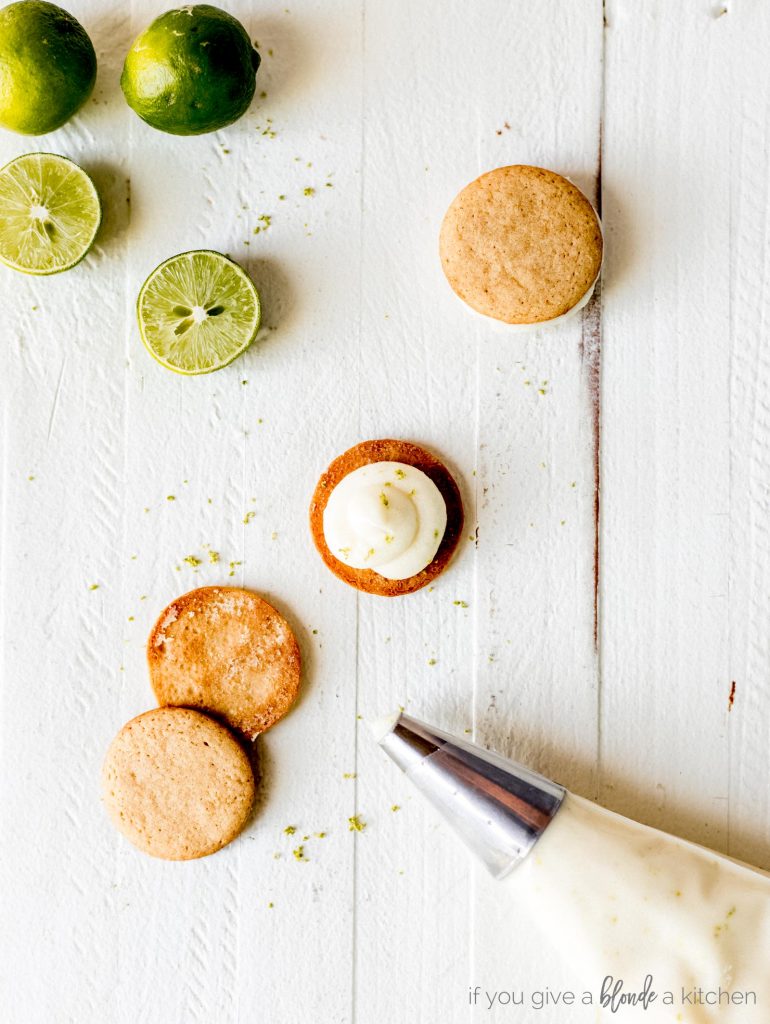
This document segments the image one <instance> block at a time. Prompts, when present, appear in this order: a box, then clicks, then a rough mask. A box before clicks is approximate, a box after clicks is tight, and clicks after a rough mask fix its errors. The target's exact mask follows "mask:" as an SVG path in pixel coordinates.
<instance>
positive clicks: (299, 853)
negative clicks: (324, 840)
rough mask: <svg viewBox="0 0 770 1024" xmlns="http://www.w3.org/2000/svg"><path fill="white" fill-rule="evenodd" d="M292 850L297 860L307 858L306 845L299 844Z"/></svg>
mask: <svg viewBox="0 0 770 1024" xmlns="http://www.w3.org/2000/svg"><path fill="white" fill-rule="evenodd" d="M291 852H292V855H293V857H294V859H295V860H307V857H306V856H305V847H304V846H298V847H297V848H296V849H295V850H292V851H291Z"/></svg>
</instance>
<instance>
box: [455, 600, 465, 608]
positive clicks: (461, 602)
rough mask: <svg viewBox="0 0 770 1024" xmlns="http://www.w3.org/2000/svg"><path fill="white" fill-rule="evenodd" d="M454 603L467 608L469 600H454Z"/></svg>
mask: <svg viewBox="0 0 770 1024" xmlns="http://www.w3.org/2000/svg"><path fill="white" fill-rule="evenodd" d="M452 604H454V605H456V606H457V607H458V608H467V607H468V602H467V601H453V602H452Z"/></svg>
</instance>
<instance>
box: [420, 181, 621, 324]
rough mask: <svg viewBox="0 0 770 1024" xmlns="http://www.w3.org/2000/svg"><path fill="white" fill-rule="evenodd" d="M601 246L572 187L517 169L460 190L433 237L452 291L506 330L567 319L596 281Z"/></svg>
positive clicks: (586, 206) (585, 204)
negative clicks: (515, 325)
mask: <svg viewBox="0 0 770 1024" xmlns="http://www.w3.org/2000/svg"><path fill="white" fill-rule="evenodd" d="M602 248H603V243H602V232H601V227H600V225H599V219H598V217H597V216H596V213H595V212H594V209H593V207H592V206H591V204H590V203H589V201H588V200H587V199H586V197H585V196H584V195H583V193H582V192H581V191H580V189H579V188H577V187H576V186H575V185H573V184H572V182H570V181H567V179H566V178H563V177H562V176H561V175H560V174H556V173H555V172H554V171H547V170H545V169H544V168H543V167H529V166H527V165H525V164H515V165H513V166H511V167H498V168H497V170H494V171H488V172H487V173H486V174H482V175H481V177H480V178H476V180H475V181H472V182H471V183H470V185H466V187H465V188H464V189H463V190H462V192H460V193H459V194H458V195H457V196H456V197H455V198H454V200H453V201H452V203H451V205H450V207H449V209H448V210H447V212H446V214H445V216H444V221H443V223H442V225H441V235H440V239H439V251H440V255H441V265H442V267H443V268H444V273H445V275H446V277H447V280H448V281H449V284H450V285H451V286H452V289H453V290H454V292H455V293H456V294H457V295H458V296H459V297H460V298H461V299H462V300H463V302H466V303H467V304H468V305H469V306H470V307H471V308H472V309H475V310H476V311H477V312H478V313H483V314H484V315H485V316H489V317H493V318H494V319H495V320H501V321H503V322H504V323H507V324H537V323H545V322H547V321H548V320H553V319H554V318H555V317H558V316H562V315H563V314H564V313H568V312H569V310H571V309H572V308H573V307H574V306H576V305H577V304H578V303H579V302H580V300H581V299H582V298H583V297H584V296H585V295H586V293H587V292H588V291H589V289H590V288H591V287H592V286H593V284H594V282H595V281H596V278H597V276H598V274H599V269H600V267H601V263H602Z"/></svg>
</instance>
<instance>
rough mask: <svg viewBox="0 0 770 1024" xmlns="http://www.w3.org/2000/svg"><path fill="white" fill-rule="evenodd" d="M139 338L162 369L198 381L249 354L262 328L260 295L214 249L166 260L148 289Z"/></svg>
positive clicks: (141, 302)
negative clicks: (243, 353)
mask: <svg viewBox="0 0 770 1024" xmlns="http://www.w3.org/2000/svg"><path fill="white" fill-rule="evenodd" d="M137 319H138V321H139V332H140V334H141V337H142V341H143V342H144V345H145V348H146V349H147V350H148V352H149V353H150V355H151V356H152V357H153V359H155V360H156V361H157V362H159V363H160V364H161V366H165V367H166V369H168V370H173V371H174V372H175V373H180V374H184V375H186V376H194V375H197V374H202V373H212V372H213V371H214V370H220V369H222V367H224V366H227V365H228V364H229V363H231V362H232V361H233V360H234V359H236V358H237V357H238V356H239V355H240V354H241V353H242V352H244V351H245V350H246V349H247V348H248V347H249V345H250V344H251V343H252V341H253V340H254V338H255V337H256V336H257V332H258V330H259V325H260V322H261V306H260V300H259V294H258V292H257V289H256V288H255V286H254V284H253V282H252V281H251V279H250V278H249V276H248V275H247V274H246V272H245V271H244V269H243V268H242V267H240V266H239V265H238V264H237V263H235V262H234V261H233V260H231V259H230V258H229V257H227V256H224V255H223V254H222V253H219V252H215V251H214V250H212V249H194V250H191V251H190V252H183V253H179V254H178V255H177V256H172V257H171V258H170V259H167V260H165V261H164V262H163V263H161V264H160V265H159V266H157V267H156V268H155V270H153V272H152V273H151V274H150V276H149V277H148V278H147V280H146V281H145V282H144V284H143V285H142V288H141V290H140V292H139V297H138V299H137Z"/></svg>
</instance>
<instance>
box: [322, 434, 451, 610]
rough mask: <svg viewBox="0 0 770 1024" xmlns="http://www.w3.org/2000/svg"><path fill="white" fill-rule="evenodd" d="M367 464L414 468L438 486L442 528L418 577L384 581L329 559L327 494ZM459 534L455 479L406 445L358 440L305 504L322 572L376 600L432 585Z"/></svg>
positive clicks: (414, 447)
mask: <svg viewBox="0 0 770 1024" xmlns="http://www.w3.org/2000/svg"><path fill="white" fill-rule="evenodd" d="M372 462H402V463H403V464H404V465H405V466H414V467H415V469H420V470H422V472H423V473H424V474H425V475H426V476H427V477H429V478H430V479H431V480H432V481H433V483H434V484H435V485H436V487H438V489H439V492H440V494H441V497H442V498H443V499H444V503H445V505H446V529H445V531H444V537H443V539H442V541H441V544H440V545H439V549H438V551H437V552H436V554H435V556H434V558H433V561H432V562H431V563H430V564H429V565H426V566H425V568H424V569H423V570H422V572H418V573H417V574H416V575H415V576H410V577H409V578H408V579H405V580H389V579H386V578H385V577H384V576H380V574H379V573H377V572H375V571H374V570H373V569H355V568H354V567H353V566H351V565H346V564H345V563H344V562H341V561H340V560H339V559H338V558H335V557H334V555H333V554H332V553H331V551H330V550H329V547H328V545H327V543H326V537H325V536H324V509H325V508H326V503H327V501H328V500H329V495H330V494H331V493H332V491H333V490H334V488H335V487H336V486H337V484H338V483H339V482H340V480H342V478H343V477H346V476H347V475H348V473H352V472H353V470H354V469H360V468H361V466H368V465H369V464H371V463H372ZM462 531H463V503H462V498H461V497H460V489H459V487H458V486H457V484H456V483H455V480H454V477H453V476H452V474H451V473H450V472H449V470H448V469H447V468H446V466H445V465H444V464H443V463H442V462H440V461H439V460H438V459H437V458H436V456H435V455H431V453H430V452H428V451H426V450H425V449H424V448H419V447H418V446H417V445H416V444H411V443H410V442H409V441H394V440H392V439H385V440H380V441H362V442H361V443H360V444H357V445H355V446H354V447H353V448H349V449H348V450H347V451H346V452H343V453H342V455H339V456H338V457H337V458H336V459H335V460H334V462H332V464H331V465H330V466H329V468H328V469H327V470H326V472H325V473H324V474H323V475H322V477H321V479H320V480H319V481H318V484H317V485H316V489H315V492H314V493H313V499H312V501H311V502H310V532H311V534H312V536H313V542H314V543H315V546H316V548H317V549H318V553H319V554H320V555H321V558H322V559H323V560H324V562H325V563H326V565H327V567H328V568H329V569H331V571H332V572H333V573H334V575H335V576H338V577H339V578H340V579H341V580H343V581H344V582H345V583H347V584H349V585H350V586H351V587H355V588H356V589H357V590H365V591H366V592H367V593H368V594H378V595H379V596H380V597H397V596H398V595H400V594H411V593H413V592H414V591H415V590H420V589H421V588H422V587H424V586H426V585H427V584H428V583H430V582H431V581H432V580H434V579H435V578H436V577H437V576H438V575H439V573H442V572H443V571H444V569H446V567H447V565H448V564H449V562H450V560H451V558H452V555H453V554H454V552H455V548H456V547H457V543H458V541H459V540H460V535H461V534H462Z"/></svg>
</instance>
